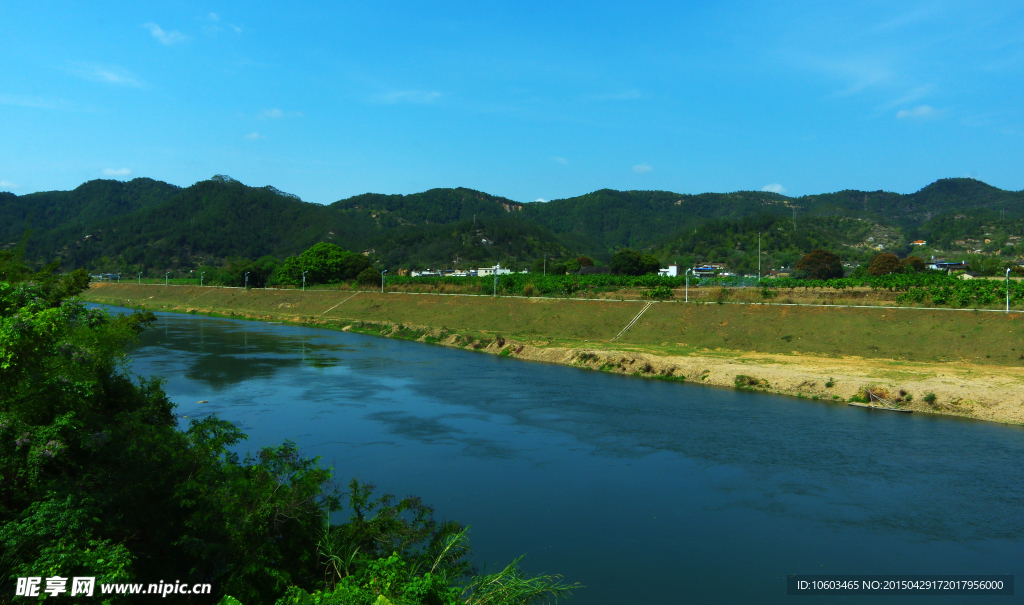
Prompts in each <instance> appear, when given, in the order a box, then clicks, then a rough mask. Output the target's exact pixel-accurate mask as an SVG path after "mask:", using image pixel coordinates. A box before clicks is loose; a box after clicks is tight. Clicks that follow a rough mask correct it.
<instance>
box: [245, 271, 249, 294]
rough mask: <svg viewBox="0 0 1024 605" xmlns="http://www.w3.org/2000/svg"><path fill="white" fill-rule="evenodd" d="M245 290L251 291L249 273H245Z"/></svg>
mask: <svg viewBox="0 0 1024 605" xmlns="http://www.w3.org/2000/svg"><path fill="white" fill-rule="evenodd" d="M245 289H246V290H248V289H249V272H248V271H246V272H245Z"/></svg>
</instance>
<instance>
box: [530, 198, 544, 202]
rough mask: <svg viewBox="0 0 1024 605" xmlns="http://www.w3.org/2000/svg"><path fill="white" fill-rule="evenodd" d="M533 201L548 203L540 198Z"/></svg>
mask: <svg viewBox="0 0 1024 605" xmlns="http://www.w3.org/2000/svg"><path fill="white" fill-rule="evenodd" d="M533 201H535V202H546V201H547V200H546V199H544V198H542V197H539V198H537V199H535V200H533Z"/></svg>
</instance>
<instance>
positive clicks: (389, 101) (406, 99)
mask: <svg viewBox="0 0 1024 605" xmlns="http://www.w3.org/2000/svg"><path fill="white" fill-rule="evenodd" d="M442 96H444V95H442V94H441V93H439V92H437V91H436V90H430V91H427V90H396V91H394V92H387V93H384V94H380V95H376V96H374V97H372V98H371V99H370V100H371V101H372V102H374V103H383V104H385V105H395V104H397V103H419V104H422V103H433V102H434V101H436V100H438V99H440V98H441V97H442Z"/></svg>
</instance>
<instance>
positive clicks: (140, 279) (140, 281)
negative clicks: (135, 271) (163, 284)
mask: <svg viewBox="0 0 1024 605" xmlns="http://www.w3.org/2000/svg"><path fill="white" fill-rule="evenodd" d="M139 285H140V286H141V285H142V273H141V272H140V273H139Z"/></svg>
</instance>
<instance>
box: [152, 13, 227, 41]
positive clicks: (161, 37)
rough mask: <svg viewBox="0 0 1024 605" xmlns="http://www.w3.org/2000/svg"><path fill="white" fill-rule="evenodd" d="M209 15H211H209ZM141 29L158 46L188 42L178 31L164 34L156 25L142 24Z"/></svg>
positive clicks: (186, 37)
mask: <svg viewBox="0 0 1024 605" xmlns="http://www.w3.org/2000/svg"><path fill="white" fill-rule="evenodd" d="M210 14H211V15H212V14H213V13H210ZM142 27H145V28H147V29H149V33H151V34H153V37H154V38H156V39H157V41H158V42H160V44H164V45H166V46H170V45H171V44H178V43H179V42H184V41H185V40H188V36H186V35H185V34H183V33H181V32H179V31H169V32H165V31H164V30H163V28H162V27H160V26H159V25H157V24H156V23H143V24H142Z"/></svg>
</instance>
